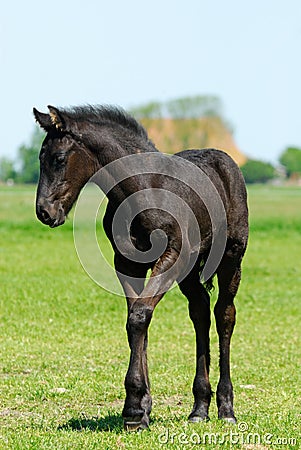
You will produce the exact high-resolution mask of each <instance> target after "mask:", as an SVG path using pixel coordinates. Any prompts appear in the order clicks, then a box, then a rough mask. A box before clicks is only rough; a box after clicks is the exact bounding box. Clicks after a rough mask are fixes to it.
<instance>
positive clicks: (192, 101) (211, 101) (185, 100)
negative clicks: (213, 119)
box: [166, 95, 222, 119]
mask: <svg viewBox="0 0 301 450" xmlns="http://www.w3.org/2000/svg"><path fill="white" fill-rule="evenodd" d="M166 108H167V111H168V113H169V115H170V116H171V118H173V119H193V118H199V117H208V116H219V117H221V109H222V107H221V101H220V99H219V98H218V97H214V96H210V95H196V96H194V97H181V98H176V99H174V100H170V101H168V102H167V103H166Z"/></svg>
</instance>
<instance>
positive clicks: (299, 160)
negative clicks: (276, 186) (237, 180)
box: [241, 147, 301, 184]
mask: <svg viewBox="0 0 301 450" xmlns="http://www.w3.org/2000/svg"><path fill="white" fill-rule="evenodd" d="M241 171H242V173H243V176H244V178H245V181H246V183H248V184H254V183H267V182H268V181H271V180H273V179H276V178H278V179H282V180H283V179H284V180H285V179H286V180H288V179H289V180H291V181H295V182H297V181H299V180H301V149H300V148H297V147H288V148H286V149H285V150H284V151H283V152H282V153H281V155H280V157H279V165H277V166H274V165H272V164H270V163H267V162H263V161H260V160H254V159H248V160H247V162H246V163H245V164H244V165H243V166H242V167H241Z"/></svg>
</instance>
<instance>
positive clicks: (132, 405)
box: [121, 249, 178, 430]
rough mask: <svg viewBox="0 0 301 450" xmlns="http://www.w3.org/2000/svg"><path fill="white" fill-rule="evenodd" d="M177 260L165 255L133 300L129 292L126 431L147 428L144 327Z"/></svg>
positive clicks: (171, 254) (170, 279)
mask: <svg viewBox="0 0 301 450" xmlns="http://www.w3.org/2000/svg"><path fill="white" fill-rule="evenodd" d="M177 258H178V253H177V252H176V251H175V250H171V249H169V250H167V251H165V253H164V254H163V255H162V256H161V257H160V258H159V259H158V261H157V262H156V264H155V265H154V268H153V270H152V273H151V277H150V279H149V281H148V283H147V285H146V287H145V288H144V289H143V290H142V292H141V293H140V294H139V295H137V297H136V298H134V291H132V297H131V298H130V299H129V300H128V305H129V307H128V319H127V326H126V328H127V333H128V341H129V346H130V350H131V355H130V362H129V368H128V371H127V374H126V377H125V390H126V399H125V404H124V408H123V412H122V415H123V418H124V426H125V429H127V430H137V429H143V428H147V427H148V425H149V415H150V412H151V397H150V388H149V379H148V367H147V357H146V351H147V333H148V327H149V325H150V322H151V318H152V315H153V311H154V309H155V307H156V305H157V304H158V302H159V301H160V299H161V298H162V297H163V295H164V293H165V292H166V291H167V290H168V289H169V288H170V286H171V285H172V284H173V282H174V281H175V279H176V278H177V273H176V271H173V270H170V271H169V273H168V275H166V276H165V273H166V271H167V270H169V269H171V268H172V266H173V264H174V263H175V262H176V260H177ZM161 275H162V276H161ZM121 278H122V277H121ZM125 281H126V282H125ZM124 282H125V283H124V284H125V285H126V286H127V291H128V292H130V291H131V288H129V284H130V279H129V278H128V277H126V278H125V279H124Z"/></svg>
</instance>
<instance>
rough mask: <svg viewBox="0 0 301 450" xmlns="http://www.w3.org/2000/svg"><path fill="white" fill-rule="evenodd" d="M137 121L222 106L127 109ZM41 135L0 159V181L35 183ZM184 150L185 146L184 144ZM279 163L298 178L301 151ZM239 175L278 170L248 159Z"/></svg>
mask: <svg viewBox="0 0 301 450" xmlns="http://www.w3.org/2000/svg"><path fill="white" fill-rule="evenodd" d="M131 113H132V114H133V115H134V116H135V117H137V118H138V119H142V118H149V119H153V118H163V117H170V118H172V119H192V118H200V117H212V116H213V117H219V118H220V120H221V121H222V122H223V123H224V124H225V125H226V127H227V128H228V129H229V128H230V127H229V126H227V124H226V122H225V120H224V119H223V117H222V103H221V101H220V99H219V98H218V97H215V96H194V97H184V98H178V99H173V100H170V101H166V102H151V103H147V104H144V105H140V106H138V107H134V108H132V109H131ZM44 136H45V134H44V133H43V132H42V131H41V129H40V128H39V127H36V128H35V129H34V132H33V134H32V136H31V139H30V141H29V143H28V145H21V146H20V148H19V149H18V155H17V160H16V161H13V160H11V159H9V158H2V159H0V181H2V182H7V181H8V180H12V182H17V183H36V182H37V181H38V177H39V159H38V155H39V150H40V148H41V143H42V140H43V139H44ZM184 147H185V145H184ZM279 163H280V164H281V167H282V168H283V171H282V172H283V173H284V176H286V177H287V178H291V177H296V178H301V149H300V148H295V147H289V148H287V149H286V150H284V152H283V153H282V154H281V156H280V158H279ZM241 169H242V173H243V175H244V177H245V180H246V182H247V183H265V182H267V181H269V180H272V179H273V178H275V177H277V176H279V170H278V171H277V169H276V168H275V167H274V166H273V165H272V164H269V163H265V162H263V161H258V160H251V159H249V160H248V161H247V162H246V163H245V164H244V166H242V168H241Z"/></svg>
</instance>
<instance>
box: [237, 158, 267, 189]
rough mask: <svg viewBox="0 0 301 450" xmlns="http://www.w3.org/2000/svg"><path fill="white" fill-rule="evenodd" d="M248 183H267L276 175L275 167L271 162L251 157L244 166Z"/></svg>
mask: <svg viewBox="0 0 301 450" xmlns="http://www.w3.org/2000/svg"><path fill="white" fill-rule="evenodd" d="M241 171H242V174H243V176H244V179H245V182H246V183H250V184H251V183H266V182H267V181H269V180H271V179H273V178H274V177H275V168H274V167H273V166H272V164H270V163H266V162H263V161H257V160H255V159H249V160H248V161H247V162H246V163H245V164H244V165H243V166H242V167H241Z"/></svg>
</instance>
